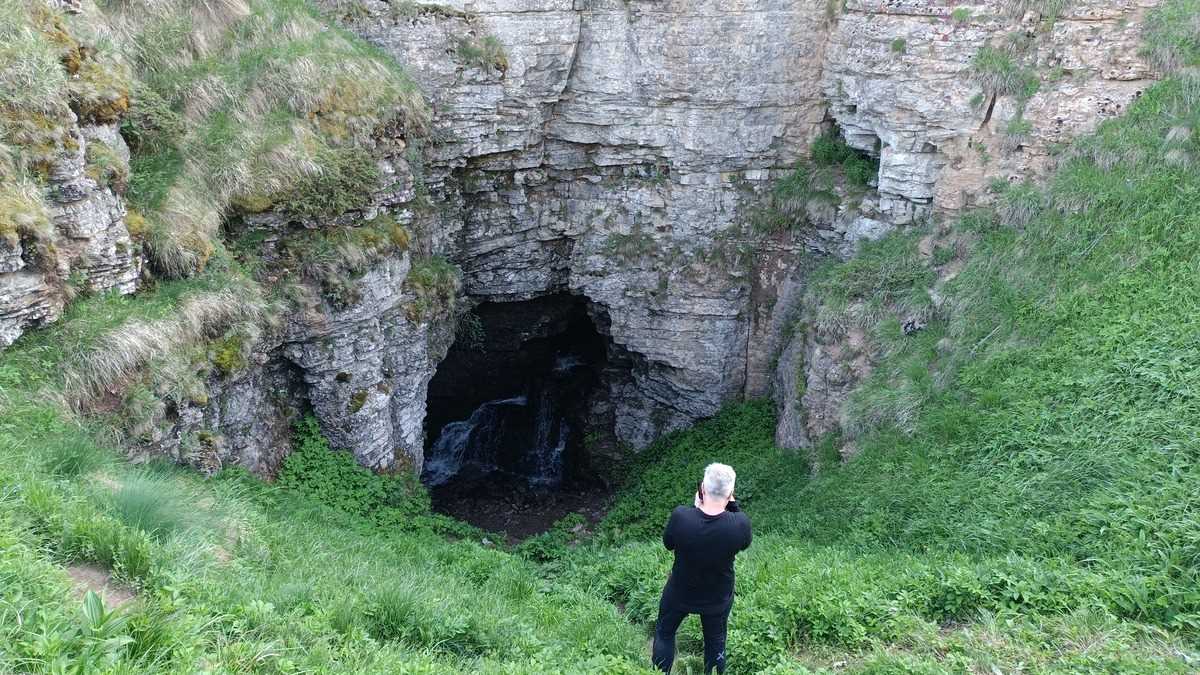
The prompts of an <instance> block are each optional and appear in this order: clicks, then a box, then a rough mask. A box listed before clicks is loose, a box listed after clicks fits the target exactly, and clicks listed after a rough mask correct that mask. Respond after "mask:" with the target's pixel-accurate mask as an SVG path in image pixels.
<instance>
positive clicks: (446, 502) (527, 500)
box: [431, 480, 612, 544]
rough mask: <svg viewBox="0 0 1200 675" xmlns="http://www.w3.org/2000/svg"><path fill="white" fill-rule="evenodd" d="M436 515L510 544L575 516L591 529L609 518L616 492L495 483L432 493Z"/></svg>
mask: <svg viewBox="0 0 1200 675" xmlns="http://www.w3.org/2000/svg"><path fill="white" fill-rule="evenodd" d="M431 495H432V497H433V508H434V510H436V511H438V512H440V513H444V514H446V515H449V516H453V517H455V518H458V519H459V520H462V521H466V522H468V523H470V524H472V525H474V526H476V527H478V528H481V529H484V530H487V531H488V532H494V533H496V534H501V533H503V534H504V536H505V538H506V541H507V542H508V543H510V544H515V543H518V542H520V541H522V540H524V539H528V538H529V537H532V536H534V535H536V534H541V533H542V532H545V531H546V530H549V529H550V528H551V526H553V525H554V523H555V522H557V521H558V520H560V519H562V518H563V517H565V516H568V515H570V514H572V513H578V514H579V515H581V516H583V517H584V518H585V519H586V520H587V521H588V523H589V524H594V523H597V522H599V521H600V519H601V518H603V517H604V514H605V513H606V512H607V511H608V507H609V506H610V504H611V503H612V492H611V491H610V490H608V489H605V488H604V487H602V486H600V485H573V486H564V489H561V490H553V491H551V490H535V489H531V488H528V487H526V486H525V483H524V481H519V482H517V481H513V482H509V481H505V480H491V481H483V482H479V483H476V484H475V485H473V486H471V488H470V489H464V487H463V486H462V485H447V486H444V487H438V488H433V490H432V491H431Z"/></svg>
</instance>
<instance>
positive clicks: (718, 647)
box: [651, 602, 733, 675]
mask: <svg viewBox="0 0 1200 675" xmlns="http://www.w3.org/2000/svg"><path fill="white" fill-rule="evenodd" d="M732 608H733V607H732V605H730V606H729V607H726V608H725V610H724V611H721V612H716V613H714V614H701V615H700V626H701V627H702V628H703V629H704V675H709V673H711V672H712V671H713V669H714V668H715V669H716V671H717V672H718V673H724V672H725V632H726V629H727V628H728V626H729V610H730V609H732ZM688 614H690V612H684V611H682V610H679V609H675V608H674V607H671V606H668V605H667V603H664V602H660V603H659V605H658V623H657V624H655V626H654V655H653V657H651V658H652V659H653V662H654V667H655V668H658V669H659V670H661V671H663V672H664V673H669V672H671V664H672V663H674V662H675V632H676V631H678V630H679V624H681V623H683V620H684V618H685V617H687V615H688Z"/></svg>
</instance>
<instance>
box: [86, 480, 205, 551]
mask: <svg viewBox="0 0 1200 675" xmlns="http://www.w3.org/2000/svg"><path fill="white" fill-rule="evenodd" d="M108 506H109V509H110V511H111V512H112V514H113V515H114V516H115V517H116V518H117V519H118V520H119V521H121V522H122V523H124V524H125V525H128V526H130V527H134V528H137V529H139V530H141V531H143V532H145V533H146V534H148V535H150V536H151V537H152V538H154V539H155V540H158V541H162V540H164V539H166V538H167V537H169V536H171V535H173V534H177V533H182V532H186V531H188V530H192V529H195V528H197V527H200V526H202V525H204V524H205V520H204V515H203V513H202V511H200V510H199V509H197V508H196V506H195V505H194V504H190V503H188V501H187V500H186V498H185V497H184V496H183V495H181V494H179V493H178V491H177V488H176V487H175V486H174V485H172V483H171V482H170V481H168V480H163V479H161V478H156V477H152V476H151V475H149V474H146V475H141V476H134V477H131V478H130V479H128V480H126V481H125V482H124V483H122V484H121V486H120V487H119V488H117V489H116V490H115V491H114V492H113V493H112V495H111V496H109V497H108Z"/></svg>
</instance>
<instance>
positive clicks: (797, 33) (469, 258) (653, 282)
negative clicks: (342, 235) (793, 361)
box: [348, 0, 828, 447]
mask: <svg viewBox="0 0 1200 675" xmlns="http://www.w3.org/2000/svg"><path fill="white" fill-rule="evenodd" d="M363 4H364V5H366V6H367V7H368V8H370V9H371V14H370V16H368V17H360V18H357V19H355V20H353V21H351V22H349V24H348V25H349V26H350V27H351V28H352V29H353V30H355V31H356V32H357V33H359V34H360V35H362V36H363V37H365V38H367V39H368V40H370V41H372V42H374V43H376V44H378V45H379V46H381V47H382V48H384V49H385V50H387V51H388V52H389V53H391V54H392V55H394V56H395V57H396V58H397V60H399V61H400V62H401V63H404V64H406V65H407V67H408V69H409V70H410V72H412V73H413V75H414V76H415V77H416V78H417V79H418V80H419V82H420V83H421V85H422V88H423V89H424V90H425V91H426V92H427V93H428V94H429V96H430V97H431V98H432V100H433V102H434V105H435V110H436V118H435V120H436V121H435V126H436V131H435V134H434V140H433V141H432V143H431V146H430V147H429V149H428V152H427V156H428V160H429V162H428V166H427V169H426V172H427V173H426V176H425V180H426V182H427V184H428V185H429V186H430V188H431V189H432V190H433V192H434V194H435V195H436V199H437V200H439V201H443V202H444V203H446V204H448V205H451V208H450V209H449V210H448V213H446V215H445V217H444V219H443V220H442V222H441V226H440V228H439V230H440V231H441V232H442V233H444V234H443V235H442V239H441V240H440V241H438V242H437V248H438V250H439V251H442V252H445V253H446V254H447V255H449V256H450V257H451V258H452V259H453V260H455V261H456V262H457V263H458V264H459V265H460V266H461V267H462V269H463V271H464V292H465V293H466V294H467V295H468V296H470V297H472V298H475V299H478V300H488V299H490V300H517V299H528V298H533V297H537V296H542V295H547V294H550V293H554V292H559V291H569V292H571V293H575V294H578V295H582V296H584V297H586V298H587V299H588V300H589V301H590V303H591V308H592V311H593V313H594V314H595V315H598V316H602V317H603V319H602V321H601V323H602V324H603V325H604V327H605V330H607V331H608V332H609V333H610V336H611V338H612V340H613V341H614V342H615V343H616V344H617V345H619V346H620V347H621V348H623V349H624V350H626V351H627V352H628V353H629V354H631V355H633V357H634V358H635V359H636V361H637V364H638V366H637V367H636V368H633V369H630V370H629V372H627V373H626V374H625V375H624V376H623V377H619V378H615V379H613V380H611V381H610V382H609V383H608V387H609V389H610V396H609V403H610V404H611V408H610V413H611V414H612V415H613V417H614V419H613V424H614V426H615V430H616V435H617V437H618V438H619V440H621V441H624V442H626V443H628V444H630V445H632V446H634V447H641V446H643V445H645V444H647V443H648V442H649V441H651V440H653V439H654V438H655V437H657V436H658V435H659V434H661V433H663V432H664V431H667V430H669V429H672V428H677V427H679V426H682V425H685V424H687V423H689V422H691V421H693V420H695V419H697V418H699V417H703V416H706V415H710V414H712V413H714V412H715V411H716V410H717V409H718V407H719V406H720V405H721V404H722V403H723V402H725V401H727V400H729V399H731V398H734V397H737V396H740V395H741V394H742V393H743V391H744V390H745V388H746V372H747V358H748V356H747V353H748V350H749V349H750V345H749V344H748V331H749V325H748V323H747V307H748V306H749V304H750V302H751V298H750V283H749V275H750V269H749V268H748V266H747V265H746V264H745V263H746V262H747V261H737V260H734V259H735V258H737V257H738V255H737V251H736V249H737V247H738V245H739V243H740V242H741V241H744V240H745V239H746V235H745V230H744V228H743V225H744V218H743V215H744V207H745V203H746V196H747V194H748V191H747V189H746V184H747V183H750V184H753V183H756V182H759V183H761V182H763V181H765V180H766V179H767V178H768V177H769V175H770V174H769V172H770V170H771V169H773V168H779V167H785V166H788V165H790V164H791V163H793V162H794V161H796V160H797V159H798V158H799V157H800V156H802V155H803V154H804V152H805V150H806V147H807V143H808V141H809V140H810V139H811V138H812V137H813V136H814V135H815V134H816V133H817V131H818V129H819V126H820V124H821V122H822V121H823V119H824V114H825V106H824V103H823V102H822V100H821V95H820V91H819V74H820V63H821V59H822V46H823V42H824V36H825V34H826V32H827V20H828V19H827V16H826V14H825V6H824V3H823V2H794V1H790V0H768V1H762V0H759V1H755V2H716V1H711V0H709V1H701V2H695V1H687V2H684V1H673V2H646V1H634V2H625V1H624V0H591V1H585V2H572V1H570V0H523V1H522V2H517V3H514V2H507V1H500V0H486V1H479V2H465V3H457V4H454V3H452V4H451V6H450V7H449V8H447V7H432V6H431V7H427V8H421V9H419V10H418V11H416V12H413V13H409V14H403V15H396V14H395V13H393V12H391V11H389V7H388V4H387V3H363ZM418 7H419V5H418ZM488 41H494V42H495V43H498V44H499V45H501V46H502V56H501V57H500V58H498V59H495V60H493V61H492V62H489V61H487V60H486V57H484V59H480V58H479V57H475V58H472V53H471V50H472V47H473V45H480V44H485V43H486V42H488ZM447 54H450V55H451V58H447ZM758 393H765V391H762V390H761V388H760V391H759V392H758Z"/></svg>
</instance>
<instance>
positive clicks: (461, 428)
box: [422, 396, 528, 485]
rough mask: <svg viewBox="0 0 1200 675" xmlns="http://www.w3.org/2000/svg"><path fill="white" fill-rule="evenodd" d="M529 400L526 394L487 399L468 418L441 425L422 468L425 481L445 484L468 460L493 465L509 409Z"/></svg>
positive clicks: (521, 405)
mask: <svg viewBox="0 0 1200 675" xmlns="http://www.w3.org/2000/svg"><path fill="white" fill-rule="evenodd" d="M527 403H528V401H527V399H526V398H525V397H524V396H515V397H513V398H505V399H498V400H495V401H488V402H487V403H484V404H483V405H481V406H479V407H478V408H476V409H475V412H473V413H471V416H470V417H469V418H467V419H466V420H464V421H461V422H451V423H449V424H447V425H446V426H444V427H442V432H441V433H440V434H438V437H437V440H436V441H434V443H433V447H432V448H431V449H430V451H429V457H428V458H426V460H425V469H424V471H423V472H422V473H423V476H422V477H423V478H424V480H425V483H426V484H427V485H442V484H444V483H445V482H446V481H448V480H450V479H451V478H453V477H454V476H455V475H457V474H458V472H459V471H461V470H462V468H463V464H464V463H465V462H467V461H468V460H471V461H473V462H474V463H475V464H478V465H482V466H481V468H484V469H489V468H494V460H495V454H496V453H495V450H496V449H497V446H498V445H499V444H500V443H501V442H503V436H504V427H505V424H504V422H505V412H506V409H510V408H514V407H519V408H524V407H525V406H526V405H527ZM488 464H491V466H488Z"/></svg>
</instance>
